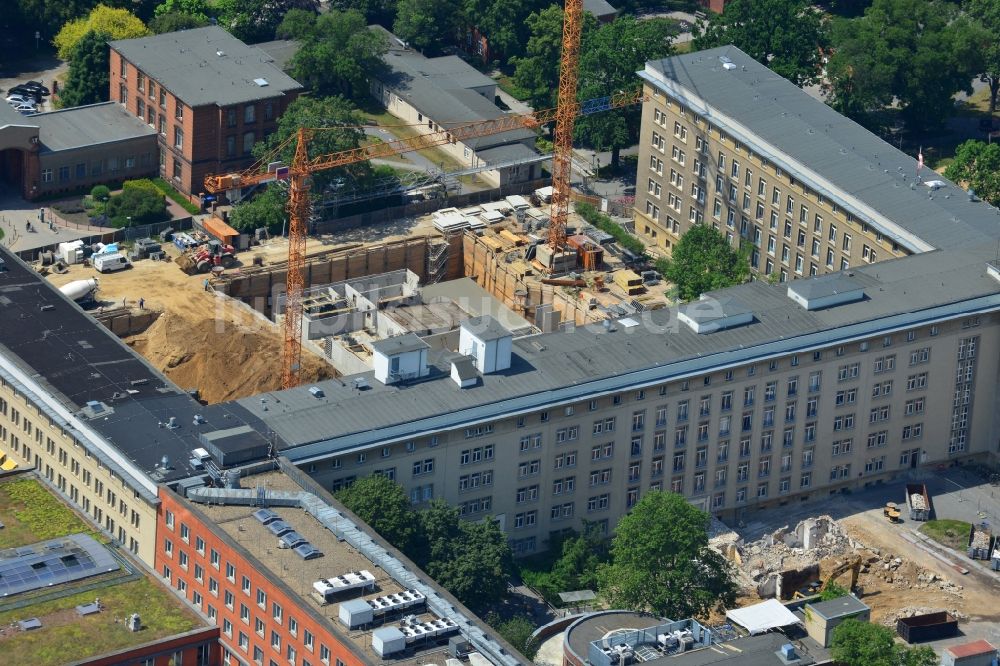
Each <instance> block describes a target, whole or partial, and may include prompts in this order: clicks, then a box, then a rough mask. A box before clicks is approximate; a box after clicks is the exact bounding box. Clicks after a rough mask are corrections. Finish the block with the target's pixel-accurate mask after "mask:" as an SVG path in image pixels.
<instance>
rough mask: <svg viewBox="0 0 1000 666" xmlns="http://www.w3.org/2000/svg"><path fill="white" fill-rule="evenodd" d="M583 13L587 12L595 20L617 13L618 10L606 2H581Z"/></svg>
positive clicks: (595, 0) (593, 0) (597, 0)
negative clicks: (594, 17)
mask: <svg viewBox="0 0 1000 666" xmlns="http://www.w3.org/2000/svg"><path fill="white" fill-rule="evenodd" d="M583 11H585V12H589V13H591V14H593V15H594V16H596V17H597V18H601V17H604V16H610V15H612V14H617V13H618V10H617V9H615V8H614V7H613V6H612V5H611V3H610V2H607V0H583Z"/></svg>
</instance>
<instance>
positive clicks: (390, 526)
mask: <svg viewBox="0 0 1000 666" xmlns="http://www.w3.org/2000/svg"><path fill="white" fill-rule="evenodd" d="M337 499H338V500H340V501H341V502H343V503H344V506H346V507H347V508H348V509H350V510H351V511H353V512H354V514H355V515H357V516H358V518H360V519H361V520H363V521H365V522H366V523H368V524H369V525H371V526H372V528H373V529H374V530H375V531H376V532H378V533H379V534H381V535H382V536H383V537H385V539H386V540H387V541H389V542H390V543H391V544H392V545H394V546H396V547H397V548H399V549H400V550H402V551H403V552H408V551H409V550H411V548H412V545H413V539H414V537H415V536H416V532H415V530H414V522H415V521H414V516H413V509H412V508H411V507H410V498H409V497H407V496H406V492H405V491H404V490H403V487H402V486H401V485H399V484H398V483H396V482H395V481H391V480H389V478H388V477H385V476H382V475H381V474H373V475H371V476H366V477H364V478H362V479H358V480H357V481H355V482H354V483H352V484H351V485H350V486H348V487H347V488H345V489H343V490H341V491H340V492H338V493H337Z"/></svg>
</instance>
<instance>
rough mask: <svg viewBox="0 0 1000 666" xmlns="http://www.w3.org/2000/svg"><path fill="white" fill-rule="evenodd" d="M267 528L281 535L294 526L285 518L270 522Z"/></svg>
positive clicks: (276, 534)
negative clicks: (284, 519)
mask: <svg viewBox="0 0 1000 666" xmlns="http://www.w3.org/2000/svg"><path fill="white" fill-rule="evenodd" d="M267 529H269V530H271V534H273V535H274V536H279V537H280V536H282V535H284V534H288V533H289V532H291V531H292V526H291V525H289V524H288V523H286V522H285V521H283V520H276V521H274V522H273V523H269V524H268V526H267Z"/></svg>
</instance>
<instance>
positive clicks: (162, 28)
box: [149, 12, 208, 35]
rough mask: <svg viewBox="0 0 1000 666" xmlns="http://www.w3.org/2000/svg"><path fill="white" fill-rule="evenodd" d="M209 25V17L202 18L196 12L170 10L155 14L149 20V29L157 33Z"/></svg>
mask: <svg viewBox="0 0 1000 666" xmlns="http://www.w3.org/2000/svg"><path fill="white" fill-rule="evenodd" d="M206 25H208V19H206V18H201V17H200V16H197V15H195V14H184V13H181V12H170V13H168V14H160V15H158V16H154V17H153V19H152V20H151V21H150V22H149V29H150V30H152V31H153V32H154V33H156V34H157V35H162V34H164V33H167V32H176V31H178V30H190V29H192V28H203V27H205V26H206Z"/></svg>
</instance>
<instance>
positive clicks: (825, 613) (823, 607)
mask: <svg viewBox="0 0 1000 666" xmlns="http://www.w3.org/2000/svg"><path fill="white" fill-rule="evenodd" d="M806 605H807V606H808V607H809V609H810V610H812V612H814V613H816V614H817V615H819V616H820V617H822V618H824V619H827V620H833V619H835V618H838V617H844V616H845V615H857V614H858V613H863V612H864V611H866V610H869V608H868V606H866V605H865V604H864V603H863V602H861V601H860V600H859V599H858V598H857V597H855V596H853V595H850V594H846V595H844V596H842V597H837V598H836V599H830V600H829V601H820V602H819V603H815V604H806Z"/></svg>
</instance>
